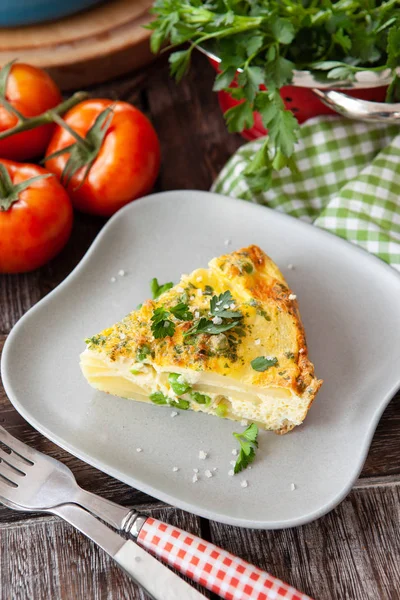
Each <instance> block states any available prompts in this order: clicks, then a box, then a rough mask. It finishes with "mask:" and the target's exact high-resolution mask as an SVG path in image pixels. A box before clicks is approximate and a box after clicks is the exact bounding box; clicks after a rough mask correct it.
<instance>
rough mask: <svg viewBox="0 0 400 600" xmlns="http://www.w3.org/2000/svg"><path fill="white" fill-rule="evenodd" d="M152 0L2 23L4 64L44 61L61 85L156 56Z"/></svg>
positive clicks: (119, 0) (113, 73)
mask: <svg viewBox="0 0 400 600" xmlns="http://www.w3.org/2000/svg"><path fill="white" fill-rule="evenodd" d="M151 5H152V0H108V2H106V3H104V4H101V5H99V6H97V7H94V8H92V9H90V10H86V11H84V12H82V13H78V14H76V15H74V16H72V17H67V18H65V19H60V20H59V21H53V22H50V23H43V24H36V25H30V26H25V27H14V28H10V29H3V28H0V66H2V65H4V64H6V63H7V62H9V61H10V60H13V59H18V60H19V61H20V62H29V63H30V64H33V65H37V66H39V67H43V68H45V69H47V70H48V71H49V73H50V74H51V75H52V77H54V79H55V80H56V81H57V83H58V84H59V86H60V87H61V88H62V89H64V90H67V89H77V88H82V87H87V86H88V85H91V84H94V83H100V82H103V81H106V80H108V79H111V78H114V77H117V76H118V75H122V74H124V73H127V72H129V71H131V70H133V69H136V68H138V67H141V66H143V65H145V64H146V63H148V62H149V61H150V60H152V56H153V55H152V54H151V52H150V48H149V37H150V31H149V30H147V29H144V27H143V26H144V25H146V24H147V23H148V22H149V21H150V19H151V17H150V15H149V12H148V11H149V8H150V7H151Z"/></svg>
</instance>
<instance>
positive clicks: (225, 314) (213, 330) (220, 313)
mask: <svg viewBox="0 0 400 600" xmlns="http://www.w3.org/2000/svg"><path fill="white" fill-rule="evenodd" d="M233 302H234V300H233V298H232V295H231V293H230V292H229V291H227V292H224V293H223V294H220V295H219V296H213V297H212V298H211V300H210V314H211V316H212V317H213V318H212V319H209V318H206V317H201V318H200V319H199V320H198V321H197V322H196V323H195V324H194V325H193V326H192V327H191V328H190V329H188V331H186V333H185V334H184V336H185V337H187V336H190V335H199V334H200V333H207V334H209V335H217V334H219V333H223V332H224V331H228V330H229V329H233V328H234V327H237V325H238V323H239V319H242V318H243V315H242V313H241V312H240V311H238V310H236V311H234V310H232V309H230V306H231V304H232V303H233ZM225 307H226V308H225ZM216 321H217V322H216Z"/></svg>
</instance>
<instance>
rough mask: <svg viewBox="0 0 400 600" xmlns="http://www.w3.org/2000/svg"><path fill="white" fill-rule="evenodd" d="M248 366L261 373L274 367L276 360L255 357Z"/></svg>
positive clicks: (266, 357)
mask: <svg viewBox="0 0 400 600" xmlns="http://www.w3.org/2000/svg"><path fill="white" fill-rule="evenodd" d="M250 364H251V366H252V367H253V369H254V370H255V371H261V372H263V371H266V370H267V369H269V368H271V367H275V366H276V365H277V364H278V359H277V358H276V356H257V358H255V359H254V360H252V361H251V363H250Z"/></svg>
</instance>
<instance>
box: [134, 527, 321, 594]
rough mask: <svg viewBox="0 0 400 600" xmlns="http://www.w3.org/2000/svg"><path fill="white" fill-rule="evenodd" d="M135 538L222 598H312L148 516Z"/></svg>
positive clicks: (199, 539)
mask: <svg viewBox="0 0 400 600" xmlns="http://www.w3.org/2000/svg"><path fill="white" fill-rule="evenodd" d="M137 542H138V543H139V544H140V545H141V546H142V547H143V548H145V549H146V550H149V551H150V552H151V553H152V554H155V555H156V556H157V557H158V558H160V559H161V560H162V561H164V562H166V563H168V564H169V565H170V566H171V567H174V568H175V569H177V570H178V571H179V572H180V573H182V574H183V575H187V577H190V578H191V579H193V581H196V582H198V583H200V585H202V586H204V587H205V588H207V589H209V590H210V591H212V592H214V593H215V594H218V595H219V596H221V598H225V600H312V599H311V598H310V597H309V596H306V594H302V593H301V592H298V591H297V590H295V589H294V588H293V587H291V586H290V585H288V584H287V583H284V582H283V581H281V580H280V579H277V578H276V577H273V576H272V575H270V574H269V573H266V572H265V571H262V570H261V569H258V568H257V567H255V566H254V565H251V564H250V563H248V562H246V561H244V560H242V559H241V558H239V557H237V556H234V555H233V554H230V553H229V552H226V551H225V550H222V549H221V548H218V546H214V544H211V543H210V542H207V541H205V540H202V539H201V538H198V537H196V536H195V535H192V534H191V533H187V532H186V531H182V529H178V528H177V527H173V526H172V525H167V523H162V522H161V521H157V519H152V518H151V517H149V518H147V519H146V521H145V522H144V524H143V526H142V527H141V529H140V533H139V535H138V537H137Z"/></svg>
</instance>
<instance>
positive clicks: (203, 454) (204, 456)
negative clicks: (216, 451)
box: [199, 450, 208, 460]
mask: <svg viewBox="0 0 400 600" xmlns="http://www.w3.org/2000/svg"><path fill="white" fill-rule="evenodd" d="M207 456H208V454H207V452H204V450H200V452H199V458H200V460H205V459H206V458H207Z"/></svg>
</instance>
